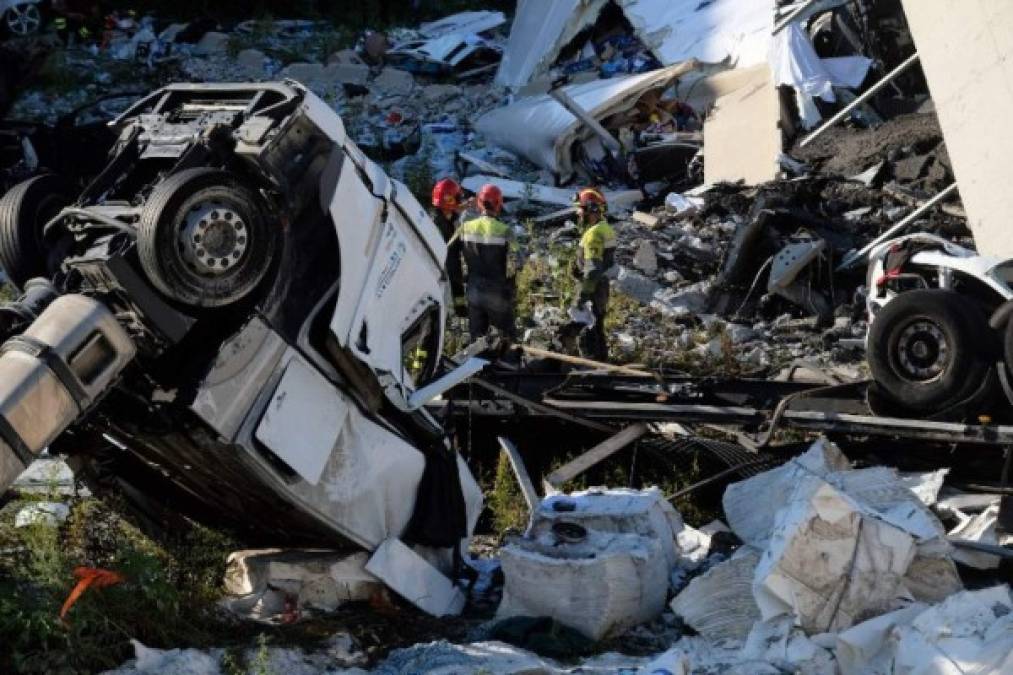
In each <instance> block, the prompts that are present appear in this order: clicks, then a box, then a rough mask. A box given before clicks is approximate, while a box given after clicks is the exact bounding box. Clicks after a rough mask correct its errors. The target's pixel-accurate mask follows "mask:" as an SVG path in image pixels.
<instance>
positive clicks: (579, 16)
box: [496, 0, 608, 89]
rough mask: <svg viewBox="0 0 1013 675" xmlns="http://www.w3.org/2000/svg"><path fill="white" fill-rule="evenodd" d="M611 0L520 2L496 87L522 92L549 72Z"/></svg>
mask: <svg viewBox="0 0 1013 675" xmlns="http://www.w3.org/2000/svg"><path fill="white" fill-rule="evenodd" d="M607 2H608V0H518V2H517V14H516V15H515V16H514V23H513V26H512V27H511V28H510V39H509V41H508V42H507V47H506V51H505V52H504V54H503V61H502V62H500V66H499V70H498V71H497V72H496V84H498V85H501V86H504V87H509V88H511V89H520V88H521V87H523V86H524V85H526V84H527V83H528V82H530V81H531V79H532V78H533V77H534V76H535V74H536V73H541V72H545V71H546V70H548V69H549V66H551V65H552V62H553V61H555V60H556V57H557V56H559V52H560V50H561V49H562V48H563V46H564V45H566V44H567V43H569V42H570V41H571V40H573V38H575V37H576V36H577V34H578V33H580V31H582V30H584V29H585V28H587V27H588V26H590V25H592V24H593V23H594V22H595V21H596V20H597V19H598V15H599V14H600V13H601V10H602V8H603V7H604V6H605V5H606V4H607Z"/></svg>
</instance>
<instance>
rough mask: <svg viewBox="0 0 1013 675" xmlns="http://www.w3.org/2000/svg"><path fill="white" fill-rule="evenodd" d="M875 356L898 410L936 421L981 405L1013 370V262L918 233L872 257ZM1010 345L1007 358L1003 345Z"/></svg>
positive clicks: (871, 345) (871, 355)
mask: <svg viewBox="0 0 1013 675" xmlns="http://www.w3.org/2000/svg"><path fill="white" fill-rule="evenodd" d="M867 285H868V289H869V290H868V298H867V307H868V311H869V322H870V325H869V333H868V336H867V354H868V361H869V367H870V370H871V371H872V375H873V379H874V380H875V381H876V382H877V384H879V386H880V387H881V389H882V390H883V391H884V392H885V393H886V394H887V396H888V397H889V398H890V399H892V401H893V403H894V404H896V405H898V406H900V407H901V408H903V409H905V410H908V411H910V412H916V413H921V414H936V413H940V412H945V411H948V410H955V409H957V408H959V407H961V406H964V407H966V406H968V405H970V406H972V407H973V406H974V405H977V404H978V403H979V402H980V401H982V400H983V399H984V398H985V396H986V395H987V394H988V393H989V392H990V391H991V389H992V388H993V386H994V383H995V378H996V377H998V378H1000V379H1002V380H1003V381H1004V382H1005V381H1006V380H1007V375H1008V366H1007V367H1006V368H996V367H995V366H996V364H997V363H998V362H999V361H1003V360H1004V359H1005V362H1006V363H1007V364H1013V360H1011V357H1013V335H1009V334H1008V333H1013V329H1010V330H1009V331H1007V324H1008V318H1009V316H1010V313H1011V311H1013V304H1011V301H1013V260H1003V259H1001V258H995V257H990V256H983V255H978V254H977V253H976V252H974V251H972V250H970V249H967V248H964V247H962V246H958V245H957V244H954V243H952V242H950V241H947V240H945V239H943V238H941V237H938V236H935V235H931V234H925V233H917V234H911V235H907V236H904V237H899V238H897V239H892V240H890V241H887V242H884V243H883V244H881V245H879V246H878V247H876V248H875V249H873V250H872V252H871V253H870V256H869V266H868V276H867ZM1004 343H1006V348H1005V352H1006V353H1005V355H1004V347H1003V344H1004Z"/></svg>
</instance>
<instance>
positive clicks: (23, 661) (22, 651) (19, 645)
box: [0, 498, 249, 673]
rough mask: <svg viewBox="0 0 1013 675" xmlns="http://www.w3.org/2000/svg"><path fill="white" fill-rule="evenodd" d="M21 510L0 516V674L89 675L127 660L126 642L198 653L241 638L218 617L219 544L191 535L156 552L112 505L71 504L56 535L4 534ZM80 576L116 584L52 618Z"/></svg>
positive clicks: (44, 528) (35, 531)
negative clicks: (108, 573)
mask: <svg viewBox="0 0 1013 675" xmlns="http://www.w3.org/2000/svg"><path fill="white" fill-rule="evenodd" d="M27 501H30V500H15V501H12V502H10V503H9V504H7V506H6V507H5V508H4V509H3V510H0V551H3V553H4V554H3V556H0V644H2V645H4V648H3V649H2V650H0V672H5V673H6V672H11V673H52V672H62V673H90V672H95V671H97V670H101V669H105V668H112V667H115V666H117V665H119V664H121V663H122V662H123V661H125V660H126V659H128V658H131V657H132V656H133V650H132V648H131V644H130V642H129V640H130V639H131V638H133V639H137V640H139V641H141V642H142V643H144V644H145V645H149V646H153V647H176V646H179V645H187V646H194V647H207V646H211V645H217V644H221V643H223V642H230V641H232V642H234V641H235V640H236V639H237V638H240V637H244V636H245V637H249V632H248V631H249V629H246V630H238V631H237V629H236V626H235V625H234V624H233V623H232V622H227V621H226V619H225V617H224V616H223V615H221V614H220V613H219V611H218V610H217V608H216V607H215V605H214V601H215V600H217V599H218V597H219V595H220V590H219V584H220V579H221V576H222V573H223V572H224V564H225V554H226V552H227V551H229V550H232V549H233V548H234V544H232V543H231V542H230V541H229V539H228V538H227V537H225V536H223V535H221V534H219V533H216V532H213V531H211V530H208V529H206V528H202V527H199V526H194V527H193V529H192V530H190V531H188V532H186V533H179V534H178V535H177V536H174V537H172V540H171V541H168V542H165V543H162V544H156V543H155V542H154V541H152V540H151V539H148V538H147V537H145V536H143V535H142V534H141V533H140V531H138V530H137V529H136V528H135V527H133V526H132V525H130V524H129V523H128V522H127V520H125V519H124V518H123V517H122V516H121V515H120V513H119V511H118V510H117V509H116V508H114V504H115V500H113V501H112V502H104V501H99V500H97V499H92V498H88V499H80V500H75V501H74V503H73V504H72V509H71V515H70V517H69V518H68V520H67V522H66V523H64V524H63V525H61V526H58V527H57V526H52V525H49V524H43V523H39V524H33V525H29V526H27V527H23V528H14V527H13V525H12V520H13V515H14V513H16V512H17V511H18V510H19V509H20V508H21V507H22V506H24V505H25V503H27ZM79 566H81V567H98V568H103V569H108V570H112V571H114V572H116V573H118V574H120V575H122V577H123V578H124V582H123V583H120V584H116V585H112V586H109V587H106V588H100V589H98V588H91V589H89V590H88V591H86V592H85V593H84V594H83V595H82V596H81V598H80V599H79V600H78V601H77V603H76V604H74V605H73V607H72V608H71V609H70V610H69V612H68V614H67V616H66V619H65V620H62V619H60V617H59V613H60V608H61V606H62V605H63V603H64V601H65V599H66V598H67V596H68V594H69V593H70V591H71V589H72V588H73V587H74V585H75V584H76V582H77V579H76V578H75V574H74V571H75V569H76V568H78V567H79Z"/></svg>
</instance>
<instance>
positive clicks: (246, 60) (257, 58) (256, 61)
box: [236, 49, 267, 73]
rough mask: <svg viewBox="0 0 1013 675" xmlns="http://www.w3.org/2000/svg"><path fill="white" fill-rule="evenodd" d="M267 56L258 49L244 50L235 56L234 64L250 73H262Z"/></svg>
mask: <svg viewBox="0 0 1013 675" xmlns="http://www.w3.org/2000/svg"><path fill="white" fill-rule="evenodd" d="M266 58H267V55H266V54H264V52H262V51H260V50H259V49H244V50H243V51H241V52H239V54H237V55H236V63H238V64H239V65H240V66H242V67H243V68H245V69H246V70H247V71H250V72H256V73H259V72H262V71H263V70H264V59H266Z"/></svg>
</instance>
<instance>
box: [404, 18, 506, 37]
mask: <svg viewBox="0 0 1013 675" xmlns="http://www.w3.org/2000/svg"><path fill="white" fill-rule="evenodd" d="M505 23H506V16H505V15H504V14H503V12H461V13H459V14H451V15H450V16H445V17H443V18H442V19H438V20H436V21H429V22H427V23H424V24H422V25H420V26H419V28H418V31H419V33H420V34H421V35H422V36H423V37H427V38H430V39H432V38H438V37H442V36H444V35H450V34H452V33H484V32H485V31H487V30H492V29H493V28H498V27H499V26H502V25H503V24H505Z"/></svg>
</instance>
